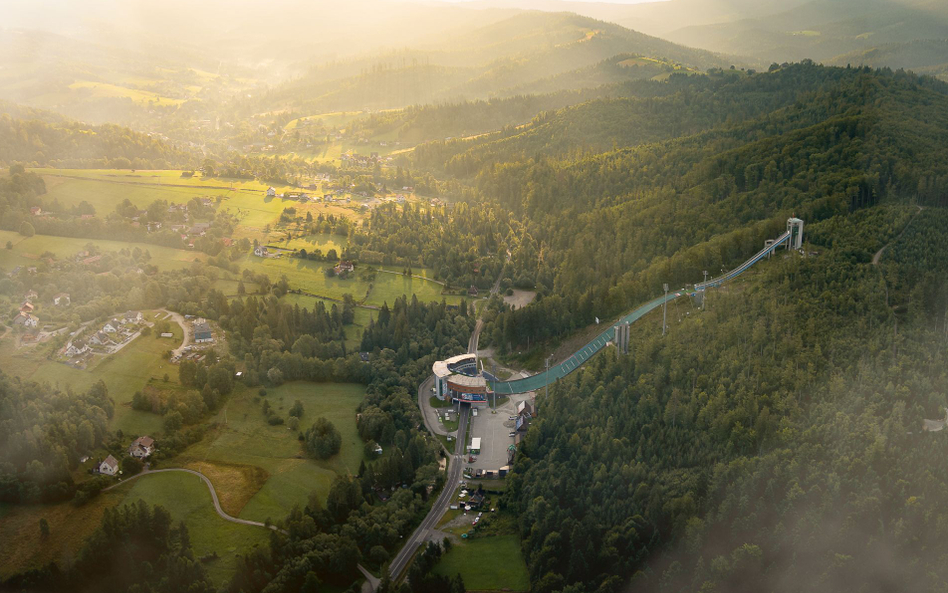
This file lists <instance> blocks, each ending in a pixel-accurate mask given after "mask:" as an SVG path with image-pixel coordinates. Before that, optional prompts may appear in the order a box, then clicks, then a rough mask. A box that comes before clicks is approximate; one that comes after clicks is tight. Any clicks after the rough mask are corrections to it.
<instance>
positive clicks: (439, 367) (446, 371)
mask: <svg viewBox="0 0 948 593" xmlns="http://www.w3.org/2000/svg"><path fill="white" fill-rule="evenodd" d="M469 358H473V359H475V361H476V359H477V357H476V355H474V354H467V353H465V354H458V355H457V356H452V357H451V358H448V359H445V360H438V361H436V362H435V363H434V364H433V365H431V370H432V371H433V372H434V374H435V375H437V376H438V377H439V378H442V379H443V378H445V377H447V376H449V375H451V374H453V373H454V371H452V370H451V369H450V368H448V367H449V365H450V366H454V365H456V364H457V363H459V362H462V361H464V360H466V359H469Z"/></svg>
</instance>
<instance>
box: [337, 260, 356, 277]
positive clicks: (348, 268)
mask: <svg viewBox="0 0 948 593" xmlns="http://www.w3.org/2000/svg"><path fill="white" fill-rule="evenodd" d="M354 269H355V264H353V263H352V262H351V261H348V260H342V261H341V262H339V263H338V264H336V267H334V268H333V270H335V272H336V275H337V276H338V275H340V274H348V273H350V272H352V270H354Z"/></svg>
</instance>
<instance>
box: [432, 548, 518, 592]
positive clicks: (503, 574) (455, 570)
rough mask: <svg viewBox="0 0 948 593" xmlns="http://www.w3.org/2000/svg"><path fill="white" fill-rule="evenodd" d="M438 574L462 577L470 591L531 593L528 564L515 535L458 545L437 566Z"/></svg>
mask: <svg viewBox="0 0 948 593" xmlns="http://www.w3.org/2000/svg"><path fill="white" fill-rule="evenodd" d="M434 572H435V573H436V574H443V575H446V576H452V577H453V576H454V575H456V574H460V575H461V578H463V579H464V586H465V587H466V588H467V590H468V591H498V590H504V591H528V590H529V589H530V578H529V574H528V573H527V564H526V562H524V560H523V556H522V555H521V554H520V540H519V539H518V538H517V536H515V535H496V536H489V537H478V538H474V539H472V540H470V541H468V540H462V541H461V543H457V544H455V545H454V546H453V547H452V548H451V551H450V552H448V553H447V554H445V555H444V556H443V557H442V558H441V561H440V562H439V563H438V564H437V565H436V566H435V568H434Z"/></svg>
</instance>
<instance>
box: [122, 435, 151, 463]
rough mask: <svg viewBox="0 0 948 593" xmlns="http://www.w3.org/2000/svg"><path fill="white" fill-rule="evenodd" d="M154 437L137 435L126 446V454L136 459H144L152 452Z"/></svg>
mask: <svg viewBox="0 0 948 593" xmlns="http://www.w3.org/2000/svg"><path fill="white" fill-rule="evenodd" d="M154 451H155V439H153V438H151V437H149V436H143V437H138V438H137V439H135V440H134V441H132V444H131V445H129V447H128V454H129V455H131V456H132V457H137V458H138V459H144V458H146V457H148V456H149V455H151V454H152V453H154Z"/></svg>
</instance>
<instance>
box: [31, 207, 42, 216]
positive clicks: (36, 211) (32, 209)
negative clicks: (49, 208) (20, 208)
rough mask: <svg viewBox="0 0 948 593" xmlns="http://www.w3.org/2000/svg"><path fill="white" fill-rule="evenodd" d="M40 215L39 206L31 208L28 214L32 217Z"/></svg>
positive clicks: (40, 209)
mask: <svg viewBox="0 0 948 593" xmlns="http://www.w3.org/2000/svg"><path fill="white" fill-rule="evenodd" d="M42 213H43V209H42V208H40V207H39V206H33V207H32V208H30V214H32V215H33V216H39V215H40V214H42Z"/></svg>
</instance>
